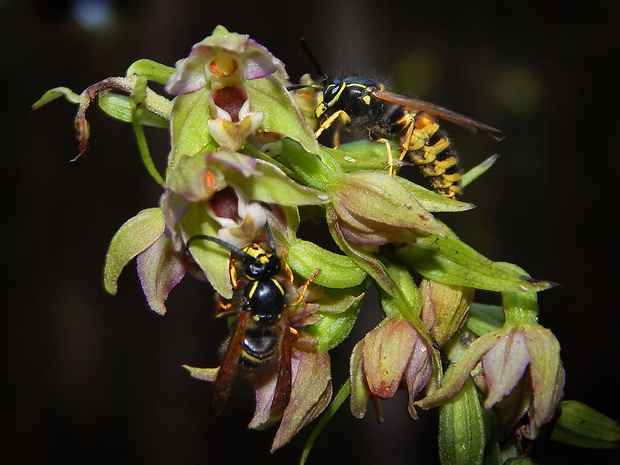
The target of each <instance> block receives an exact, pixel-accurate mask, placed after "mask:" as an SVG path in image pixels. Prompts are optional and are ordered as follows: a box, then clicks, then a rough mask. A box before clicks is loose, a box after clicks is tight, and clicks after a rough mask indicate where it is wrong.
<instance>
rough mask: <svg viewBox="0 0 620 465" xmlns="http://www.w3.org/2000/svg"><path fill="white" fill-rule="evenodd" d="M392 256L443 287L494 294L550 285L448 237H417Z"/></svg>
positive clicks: (538, 288)
mask: <svg viewBox="0 0 620 465" xmlns="http://www.w3.org/2000/svg"><path fill="white" fill-rule="evenodd" d="M396 255H397V256H398V257H399V259H401V260H402V261H403V262H404V263H406V264H408V266H410V267H412V268H413V269H415V270H416V271H417V272H418V273H420V274H421V275H422V276H425V277H427V278H430V279H434V280H435V281H439V282H441V283H446V284H455V285H457V286H467V287H473V288H476V289H485V290H488V291H498V292H525V291H542V290H544V289H549V288H550V287H553V286H554V284H553V283H551V282H549V281H541V280H536V279H532V278H530V277H528V276H525V275H523V274H521V273H519V272H517V271H514V270H513V269H511V268H510V267H509V266H507V265H506V264H504V263H501V262H494V261H491V260H489V259H488V258H486V257H485V256H483V255H481V254H480V253H478V252H476V251H475V250H474V249H472V248H471V247H469V246H468V245H466V244H465V243H464V242H462V241H460V240H459V239H458V238H456V237H452V236H450V237H441V236H438V235H436V234H431V235H429V236H428V237H422V238H419V239H418V240H417V242H416V243H415V244H407V245H404V246H403V247H401V248H400V249H398V251H397V252H396Z"/></svg>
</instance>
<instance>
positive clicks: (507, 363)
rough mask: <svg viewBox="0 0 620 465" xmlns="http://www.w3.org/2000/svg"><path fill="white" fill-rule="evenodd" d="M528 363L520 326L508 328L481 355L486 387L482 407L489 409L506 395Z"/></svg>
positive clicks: (527, 352)
mask: <svg viewBox="0 0 620 465" xmlns="http://www.w3.org/2000/svg"><path fill="white" fill-rule="evenodd" d="M529 363H530V353H529V351H528V350H527V346H526V344H525V336H524V334H523V329H522V328H515V329H512V330H510V332H509V333H508V334H506V335H505V336H504V337H502V338H501V339H500V340H498V341H497V343H496V344H495V345H494V346H493V347H492V348H491V349H490V350H489V351H488V352H487V353H486V354H485V355H484V357H482V367H483V369H484V374H485V377H486V383H487V388H488V394H487V398H486V400H485V402H484V408H485V409H487V410H488V409H490V408H491V407H493V405H495V404H496V403H497V402H499V401H500V400H502V399H503V398H504V397H506V396H507V395H508V394H510V392H511V391H512V390H513V389H514V387H515V386H516V385H517V383H518V382H519V380H520V379H521V378H522V377H523V373H525V369H526V368H527V366H528V365H529Z"/></svg>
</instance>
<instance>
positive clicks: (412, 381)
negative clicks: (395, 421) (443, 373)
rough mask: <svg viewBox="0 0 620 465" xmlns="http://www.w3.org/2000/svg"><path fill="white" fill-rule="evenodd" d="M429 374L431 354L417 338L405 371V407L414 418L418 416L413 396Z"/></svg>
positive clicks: (423, 384) (422, 386) (430, 371)
mask: <svg viewBox="0 0 620 465" xmlns="http://www.w3.org/2000/svg"><path fill="white" fill-rule="evenodd" d="M431 374H432V363H431V356H430V354H429V353H428V348H427V347H426V345H424V342H423V341H422V339H420V338H418V339H416V341H415V343H414V345H413V349H412V350H411V358H410V359H409V363H408V364H407V370H406V372H405V380H406V382H407V390H408V391H409V404H408V407H407V409H408V410H409V415H410V416H411V418H413V419H414V420H417V418H418V414H417V412H416V411H415V398H416V396H417V395H418V394H419V393H420V391H422V389H424V386H426V384H427V383H428V381H429V379H431Z"/></svg>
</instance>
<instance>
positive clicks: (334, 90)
mask: <svg viewBox="0 0 620 465" xmlns="http://www.w3.org/2000/svg"><path fill="white" fill-rule="evenodd" d="M343 85H344V82H343V81H341V80H337V81H335V82H333V83H331V84H329V85H327V87H325V90H324V91H323V100H324V101H326V102H332V101H333V100H335V99H336V98H337V95H338V92H340V88H341V87H342V86H343Z"/></svg>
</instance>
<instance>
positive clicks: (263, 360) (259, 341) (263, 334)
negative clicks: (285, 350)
mask: <svg viewBox="0 0 620 465" xmlns="http://www.w3.org/2000/svg"><path fill="white" fill-rule="evenodd" d="M278 346H279V336H278V334H277V332H276V331H274V330H273V328H261V327H253V328H247V329H246V332H245V338H244V340H243V351H242V352H241V355H240V356H239V366H240V367H241V368H242V369H244V370H246V371H256V370H259V369H261V368H262V367H264V366H265V365H267V364H268V363H269V362H271V361H272V360H273V357H274V355H275V354H276V352H277V351H278Z"/></svg>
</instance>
